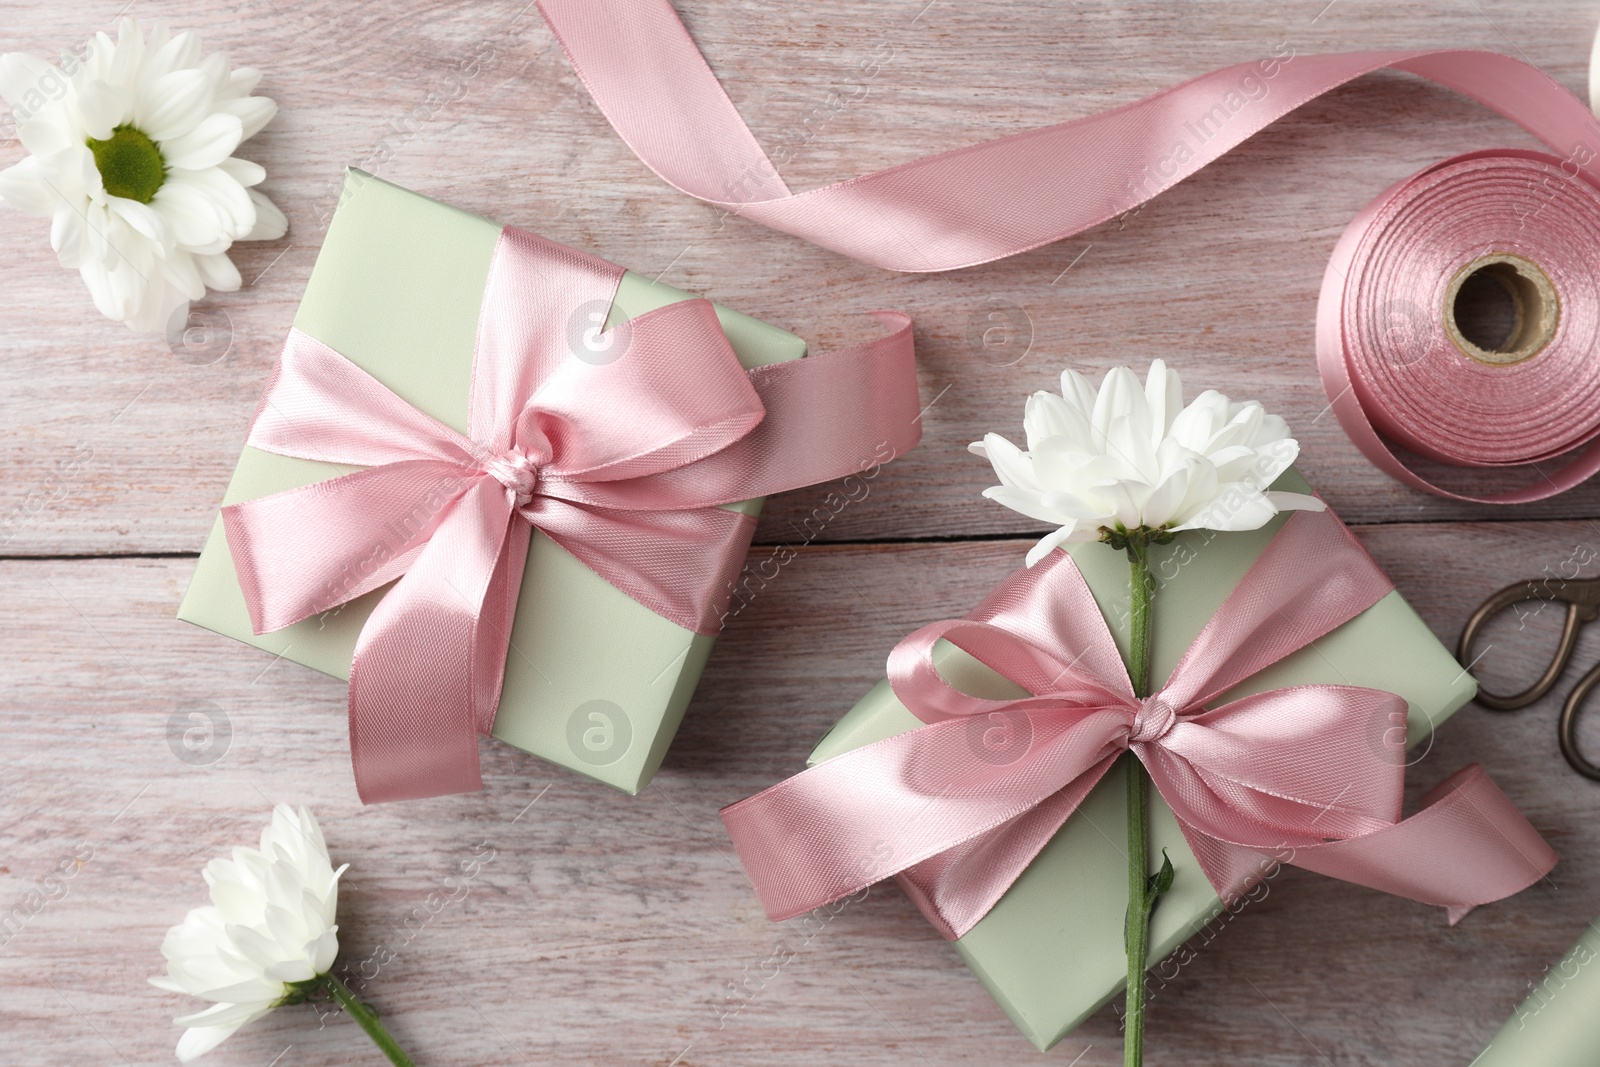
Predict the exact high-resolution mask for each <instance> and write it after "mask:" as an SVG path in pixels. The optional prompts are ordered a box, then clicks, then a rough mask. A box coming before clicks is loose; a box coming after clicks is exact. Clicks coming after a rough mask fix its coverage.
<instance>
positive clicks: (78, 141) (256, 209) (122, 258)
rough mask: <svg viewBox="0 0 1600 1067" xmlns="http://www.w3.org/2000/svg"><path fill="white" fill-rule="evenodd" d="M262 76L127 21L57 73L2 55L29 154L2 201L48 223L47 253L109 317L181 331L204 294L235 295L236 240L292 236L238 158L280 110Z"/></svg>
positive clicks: (4, 187)
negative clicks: (256, 92) (232, 251)
mask: <svg viewBox="0 0 1600 1067" xmlns="http://www.w3.org/2000/svg"><path fill="white" fill-rule="evenodd" d="M260 80H261V72H260V71H258V70H255V69H253V68H250V67H241V68H239V69H238V70H233V69H231V68H230V66H229V64H228V57H227V56H226V55H224V54H223V53H220V52H214V53H212V54H211V55H209V56H204V57H202V56H201V53H200V39H199V38H198V37H196V36H195V35H194V34H192V33H180V34H177V35H176V36H172V35H169V34H168V32H167V29H166V27H165V26H163V25H162V24H160V23H157V24H156V25H155V26H154V27H153V28H152V29H151V32H150V35H149V36H148V37H146V36H145V34H144V33H143V31H142V30H141V29H140V27H139V24H138V23H137V22H136V21H135V20H133V19H132V18H124V19H123V20H122V21H121V22H120V23H119V24H118V27H117V40H116V41H115V42H113V41H112V40H111V38H110V36H108V35H107V34H105V33H99V34H96V35H95V37H94V38H93V39H92V40H91V41H89V42H88V44H87V45H86V46H85V47H84V49H83V52H82V54H81V55H74V54H72V53H64V54H63V55H62V58H61V66H60V67H59V68H58V67H55V66H52V65H50V64H49V63H46V62H45V61H44V60H42V59H39V58H37V57H35V56H31V55H27V54H25V53H21V52H10V53H7V54H5V55H3V56H0V97H3V98H4V99H5V101H6V103H8V104H10V105H11V108H12V112H13V114H14V116H15V118H16V122H17V135H18V137H19V139H20V140H21V141H22V144H23V147H25V148H26V149H27V150H28V152H29V155H28V156H27V157H26V158H25V159H23V160H22V162H20V163H18V164H17V165H16V166H13V167H10V168H9V169H7V170H4V171H0V199H5V200H8V201H10V202H11V203H13V204H15V205H17V206H18V207H20V208H22V209H23V210H24V211H27V212H30V213H31V214H34V215H40V216H44V217H47V218H49V219H50V245H51V247H52V248H54V249H55V251H56V256H57V258H58V259H59V260H60V262H61V265H62V266H64V267H72V268H76V269H77V270H78V272H79V273H80V274H82V275H83V280H84V283H85V284H86V285H88V287H89V292H90V293H91V294H92V295H93V297H94V303H95V307H97V308H99V309H100V312H101V313H102V314H103V315H106V316H107V317H108V318H113V319H117V320H120V321H123V322H126V323H127V324H128V325H129V326H130V327H131V328H133V329H134V330H137V331H139V332H141V333H163V332H167V333H172V332H175V331H177V332H181V330H182V328H183V326H184V325H185V324H186V321H187V317H188V304H189V301H191V300H198V299H200V298H201V297H202V296H204V295H205V291H206V289H207V288H208V287H209V288H211V289H217V290H221V291H223V292H231V291H233V290H235V289H238V288H239V272H238V270H236V269H235V268H234V265H233V262H232V261H231V260H230V259H229V258H228V256H227V251H228V248H229V247H230V246H231V245H232V244H233V242H234V241H236V240H237V241H270V240H272V239H274V238H277V237H281V236H283V234H284V232H285V230H286V229H287V228H288V220H287V219H285V218H284V215H283V212H281V211H279V210H278V208H277V207H276V206H274V205H273V203H272V201H270V200H268V199H267V198H266V197H265V196H263V195H262V194H261V193H260V192H258V191H257V190H256V189H255V188H254V186H256V185H258V184H259V183H260V182H261V180H262V179H263V178H265V177H266V171H265V170H263V169H262V168H261V167H260V166H258V165H257V164H255V163H251V162H249V161H247V160H243V159H239V158H238V157H236V156H234V155H233V153H234V151H235V150H236V149H237V148H238V147H239V144H240V143H241V142H243V141H245V140H248V139H249V138H250V137H251V136H253V135H254V134H255V133H256V131H258V130H260V129H261V127H263V126H265V125H266V124H267V121H268V120H269V119H271V118H272V116H273V115H274V114H275V113H276V112H277V105H276V104H274V103H273V102H272V101H271V100H269V99H267V98H266V97H263V96H251V95H250V91H251V90H252V89H253V88H255V86H256V83H257V82H259V81H260Z"/></svg>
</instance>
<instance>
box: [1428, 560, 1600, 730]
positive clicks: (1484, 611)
mask: <svg viewBox="0 0 1600 1067" xmlns="http://www.w3.org/2000/svg"><path fill="white" fill-rule="evenodd" d="M1546 599H1547V598H1545V597H1541V596H1540V595H1539V594H1538V592H1537V590H1536V589H1535V588H1534V586H1533V584H1532V583H1531V582H1518V583H1517V584H1516V585H1508V586H1506V587H1505V588H1504V589H1502V590H1500V591H1499V592H1498V593H1496V594H1495V595H1494V596H1492V597H1490V598H1489V599H1488V600H1485V601H1484V602H1483V603H1482V604H1481V605H1480V606H1479V607H1478V610H1477V611H1475V612H1473V613H1472V617H1471V618H1470V619H1468V620H1467V625H1466V628H1465V629H1463V630H1462V631H1461V641H1460V642H1459V643H1458V644H1457V645H1456V658H1457V659H1459V660H1460V661H1461V662H1462V663H1464V664H1467V665H1468V669H1470V665H1471V663H1472V662H1473V661H1472V643H1473V640H1474V639H1475V638H1476V637H1477V636H1478V632H1479V631H1480V630H1482V629H1483V627H1484V626H1485V625H1486V624H1487V623H1488V622H1489V620H1490V619H1492V618H1494V617H1495V616H1496V615H1498V614H1500V612H1502V611H1504V610H1505V609H1506V608H1509V607H1511V606H1512V605H1513V604H1520V603H1523V602H1524V601H1528V600H1538V601H1541V602H1544V601H1546ZM1549 599H1560V600H1564V601H1565V602H1566V605H1567V617H1566V621H1565V622H1563V623H1562V626H1561V643H1560V644H1559V645H1558V646H1556V654H1555V658H1554V659H1552V660H1551V661H1550V665H1549V666H1548V667H1546V668H1545V671H1544V674H1543V675H1542V676H1541V677H1540V678H1539V680H1538V681H1537V682H1534V683H1533V685H1532V686H1530V687H1529V688H1527V689H1524V690H1523V691H1522V692H1520V693H1517V694H1514V695H1512V696H1499V695H1498V694H1495V693H1490V692H1488V691H1487V690H1485V689H1482V688H1479V690H1478V696H1477V701H1478V703H1480V704H1482V705H1483V706H1484V707H1486V708H1489V709H1490V710H1492V711H1515V710H1516V709H1517V708H1525V707H1527V706H1528V705H1529V704H1532V703H1533V702H1534V701H1536V700H1538V699H1539V698H1540V697H1542V696H1544V695H1545V694H1546V693H1548V692H1550V690H1551V689H1553V688H1554V687H1555V684H1556V682H1557V681H1558V680H1560V678H1561V672H1562V671H1565V670H1566V669H1567V664H1568V663H1570V662H1571V661H1572V653H1573V650H1574V649H1576V648H1577V647H1578V629H1579V627H1580V626H1581V625H1582V624H1583V623H1586V622H1593V621H1594V619H1595V615H1596V605H1595V604H1594V603H1593V602H1592V600H1591V598H1590V597H1588V596H1563V595H1562V594H1561V592H1560V591H1557V592H1556V594H1555V596H1554V597H1552V598H1549ZM1596 681H1597V682H1600V678H1597V679H1596Z"/></svg>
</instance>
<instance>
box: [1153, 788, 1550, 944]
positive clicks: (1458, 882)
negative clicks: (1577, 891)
mask: <svg viewBox="0 0 1600 1067" xmlns="http://www.w3.org/2000/svg"><path fill="white" fill-rule="evenodd" d="M1422 801H1423V808H1422V810H1421V811H1419V812H1417V814H1415V815H1413V816H1411V817H1410V818H1408V819H1403V820H1401V821H1400V822H1397V823H1395V824H1394V825H1393V826H1389V827H1386V828H1385V829H1382V830H1377V831H1375V832H1373V833H1369V834H1362V835H1360V836H1357V837H1350V838H1346V839H1344V840H1340V841H1329V842H1326V843H1323V844H1312V845H1298V846H1291V847H1288V848H1286V849H1283V850H1281V852H1280V853H1279V854H1278V855H1277V856H1268V862H1270V861H1271V860H1272V859H1277V860H1281V861H1282V862H1287V863H1292V864H1294V865H1295V866H1296V867H1304V868H1305V869H1306V870H1309V871H1316V872H1317V873H1318V874H1325V875H1327V876H1328V877H1330V878H1337V879H1339V880H1340V881H1344V882H1353V883H1355V884H1356V885H1364V886H1367V887H1368V888H1371V889H1377V890H1379V891H1381V892H1384V893H1390V894H1393V895H1395V896H1401V897H1406V898H1407V899H1409V900H1416V901H1420V902H1421V903H1424V904H1434V905H1438V906H1440V907H1443V908H1445V909H1446V914H1447V918H1448V919H1449V922H1450V923H1451V924H1452V925H1454V924H1455V923H1456V922H1458V921H1459V920H1460V919H1461V917H1462V916H1464V915H1465V914H1466V913H1467V912H1469V911H1471V910H1472V909H1473V908H1475V907H1477V906H1478V905H1480V904H1488V903H1491V902H1493V901H1496V900H1502V899H1504V898H1506V897H1509V896H1511V895H1512V894H1514V893H1519V892H1521V891H1522V890H1524V889H1526V888H1528V887H1529V886H1530V885H1532V884H1533V883H1535V882H1537V881H1538V880H1539V879H1541V878H1543V877H1544V876H1545V875H1546V874H1548V873H1550V870H1551V868H1553V867H1554V866H1555V864H1556V859H1557V856H1556V853H1555V851H1554V850H1552V849H1551V848H1550V846H1549V845H1548V844H1547V843H1546V842H1545V840H1544V838H1543V837H1541V836H1540V834H1539V831H1537V830H1535V829H1534V828H1533V825H1532V824H1531V823H1529V822H1528V820H1527V818H1526V817H1525V816H1524V815H1523V814H1522V813H1521V812H1520V811H1518V810H1517V807H1516V805H1515V804H1513V803H1512V801H1511V798H1509V797H1507V796H1506V795H1505V793H1503V792H1501V790H1500V788H1499V787H1498V786H1496V785H1495V784H1494V782H1493V781H1492V780H1491V779H1490V778H1489V775H1488V773H1487V772H1485V771H1484V769H1483V768H1482V767H1481V766H1479V765H1478V764H1471V765H1470V766H1467V767H1464V768H1462V769H1461V770H1459V771H1457V772H1456V773H1455V774H1453V775H1451V776H1450V777H1449V778H1447V779H1445V780H1444V781H1443V782H1441V783H1439V785H1437V786H1435V787H1434V788H1433V789H1432V790H1430V791H1429V792H1428V793H1427V794H1426V795H1425V796H1424V797H1423V798H1422ZM1191 831H1193V833H1191ZM1184 832H1185V834H1187V835H1190V840H1191V842H1192V843H1196V835H1198V836H1199V837H1201V838H1203V837H1204V836H1205V835H1204V834H1201V833H1200V832H1199V831H1194V829H1193V828H1192V827H1189V826H1185V827H1184ZM1198 843H1200V844H1201V848H1197V849H1196V850H1195V851H1196V856H1197V857H1198V856H1200V855H1201V853H1202V851H1203V850H1204V851H1206V852H1207V853H1208V855H1209V854H1211V853H1213V852H1214V853H1215V855H1214V856H1213V857H1212V858H1213V859H1214V860H1223V861H1238V860H1239V854H1238V853H1236V851H1235V850H1238V849H1239V846H1231V845H1227V843H1226V842H1217V844H1219V845H1225V846H1227V847H1226V848H1225V849H1223V850H1220V851H1218V850H1209V849H1206V847H1205V845H1204V842H1198ZM1261 854H1262V855H1264V856H1267V855H1268V854H1267V853H1265V852H1263V853H1261ZM1202 866H1204V867H1205V868H1206V876H1207V878H1209V879H1211V882H1212V885H1214V886H1216V888H1217V890H1218V892H1219V893H1222V894H1223V895H1224V896H1225V897H1226V896H1227V895H1228V893H1229V892H1231V893H1233V895H1237V892H1238V887H1237V885H1233V886H1225V885H1224V884H1219V878H1220V879H1222V880H1224V881H1226V880H1227V879H1228V875H1227V874H1226V873H1225V872H1224V871H1223V870H1221V869H1217V868H1214V867H1213V866H1212V865H1209V864H1207V862H1206V860H1204V859H1202ZM1235 868H1237V863H1235ZM1259 874H1260V871H1259V870H1258V871H1257V875H1258V876H1259ZM1250 880H1254V879H1250ZM1225 889H1226V890H1227V892H1225Z"/></svg>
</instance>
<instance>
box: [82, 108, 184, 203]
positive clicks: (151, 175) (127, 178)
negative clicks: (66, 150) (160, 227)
mask: <svg viewBox="0 0 1600 1067" xmlns="http://www.w3.org/2000/svg"><path fill="white" fill-rule="evenodd" d="M89 151H91V152H93V153H94V165H95V166H96V167H98V168H99V169H100V181H101V182H102V183H103V184H104V185H105V187H106V192H108V193H110V194H111V195H112V196H121V197H126V198H127V199H129V200H137V201H139V203H141V204H148V203H149V202H150V199H151V198H152V197H154V196H155V195H156V190H157V189H159V188H161V183H162V182H164V181H166V180H167V164H166V162H165V161H164V160H163V159H162V158H161V149H159V148H157V147H156V143H155V142H154V141H152V140H151V139H150V138H149V137H147V136H145V134H144V132H143V131H142V130H137V129H134V128H133V127H132V126H118V127H117V128H116V129H114V130H112V131H111V136H110V137H108V138H106V139H105V140H104V141H96V140H95V139H94V138H92V137H91V138H89Z"/></svg>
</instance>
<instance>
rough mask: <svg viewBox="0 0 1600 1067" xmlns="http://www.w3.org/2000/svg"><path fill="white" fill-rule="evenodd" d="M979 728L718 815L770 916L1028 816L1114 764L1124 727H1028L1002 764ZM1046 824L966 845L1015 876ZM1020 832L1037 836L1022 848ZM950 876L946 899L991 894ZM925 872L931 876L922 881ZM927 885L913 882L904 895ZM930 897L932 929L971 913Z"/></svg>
mask: <svg viewBox="0 0 1600 1067" xmlns="http://www.w3.org/2000/svg"><path fill="white" fill-rule="evenodd" d="M985 727H986V723H984V722H983V721H981V720H980V721H977V722H974V723H969V722H966V721H964V720H963V719H961V718H954V719H946V720H943V721H941V722H937V723H932V724H930V725H927V726H922V727H919V728H917V729H915V730H912V731H910V732H908V733H903V734H898V735H896V736H894V737H889V738H885V739H884V740H882V741H878V742H876V743H874V744H871V745H866V746H864V747H862V748H858V749H855V750H854V751H852V752H846V753H845V754H843V755H841V756H836V757H834V758H833V759H831V760H828V761H827V762H826V763H820V764H818V765H817V766H815V767H811V768H809V769H807V770H804V771H802V772H800V773H799V774H797V775H795V776H794V777H792V778H789V779H786V780H785V781H782V782H779V783H778V784H777V785H775V786H772V787H771V788H770V789H766V790H763V791H762V792H760V793H757V794H756V795H755V796H753V797H747V798H746V799H744V800H741V801H739V802H738V803H737V804H733V805H730V806H729V807H726V808H724V809H722V821H723V824H724V825H725V826H727V828H728V834H729V836H730V837H731V838H732V839H733V844H734V848H735V850H737V851H738V853H739V859H740V861H741V862H742V863H743V865H744V869H745V873H746V874H747V875H748V876H749V878H750V881H751V884H752V885H754V886H755V890H756V895H757V896H758V897H759V898H760V900H761V904H762V907H763V908H764V909H765V910H766V913H767V915H768V917H769V918H772V919H774V920H780V919H790V918H793V917H794V916H796V915H801V914H804V913H805V912H807V911H810V910H811V909H812V908H816V907H820V906H821V905H823V904H827V903H829V902H830V901H834V900H838V899H840V898H841V897H846V896H849V895H850V894H852V893H855V892H858V891H859V890H861V889H864V888H866V887H867V886H870V885H872V884H874V883H876V882H879V881H881V880H883V879H884V878H888V877H891V876H893V875H896V874H899V873H901V872H902V871H906V870H908V869H910V868H913V867H916V866H917V865H918V864H920V863H922V862H923V861H925V860H928V859H930V858H932V857H935V856H938V855H940V854H941V853H944V852H946V851H948V850H950V849H953V848H956V847H957V846H960V845H963V844H965V843H966V842H969V841H971V840H973V839H974V838H977V837H979V836H981V835H984V834H986V833H988V832H989V831H992V830H994V829H995V828H997V827H1000V826H1003V825H1005V824H1007V823H1009V822H1011V821H1012V820H1016V819H1018V818H1019V817H1023V816H1026V815H1028V814H1029V813H1031V812H1032V811H1034V809H1035V808H1037V807H1038V806H1039V805H1040V804H1041V803H1043V802H1044V801H1045V800H1047V799H1048V798H1050V797H1051V796H1052V795H1053V794H1055V793H1057V792H1059V791H1060V790H1062V789H1065V788H1068V787H1069V786H1072V785H1073V784H1074V782H1075V781H1076V779H1078V778H1079V777H1080V776H1082V775H1084V774H1086V773H1090V772H1092V771H1094V770H1096V769H1097V768H1098V767H1099V766H1100V765H1101V764H1102V763H1103V762H1104V761H1106V760H1108V759H1109V758H1111V757H1114V756H1115V754H1116V752H1117V751H1118V749H1119V748H1120V746H1119V745H1118V743H1117V738H1118V736H1119V734H1121V735H1125V734H1126V730H1127V719H1126V715H1125V713H1123V712H1122V711H1121V710H1120V709H1090V710H1086V711H1085V712H1084V714H1083V715H1082V717H1081V718H1077V719H1075V720H1073V721H1071V722H1067V723H1063V722H1062V721H1060V718H1059V717H1058V716H1037V717H1030V720H1029V730H1030V731H1031V736H1030V738H1029V742H1028V745H1027V747H1026V749H1024V750H1023V751H1022V752H1021V753H1019V754H1018V755H1017V757H1016V758H1015V759H1011V760H1009V761H1005V762H1002V761H1000V760H997V759H996V758H995V756H996V754H995V753H994V752H993V751H992V750H990V749H988V748H986V747H985V746H984V744H983V741H982V733H983V730H984V729H985ZM1101 773H1103V771H1101ZM1053 815H1054V812H1052V813H1051V814H1050V816H1041V817H1040V819H1039V820H1037V821H1036V822H1028V823H1025V824H1023V826H1022V827H1019V829H1018V830H1017V831H1016V832H1014V833H1011V834H1008V835H1006V836H1004V837H1003V838H1000V839H997V840H996V843H995V847H994V848H993V849H990V850H985V849H984V848H983V847H982V846H974V850H973V855H978V854H982V855H983V856H984V858H985V859H990V860H993V859H997V858H1003V859H1004V861H1005V862H1004V863H1003V865H1002V869H1004V870H1010V871H1014V872H1020V871H1021V870H1022V868H1023V867H1025V866H1026V858H1031V857H1032V856H1033V855H1035V854H1037V852H1038V851H1039V849H1040V848H1042V847H1043V846H1044V844H1045V842H1047V841H1048V840H1049V834H1050V833H1053V832H1054V828H1055V826H1058V825H1059V822H1053V821H1052V819H1053ZM1062 817H1063V818H1065V816H1064V815H1063V816H1062ZM1023 829H1030V830H1032V831H1034V832H1035V834H1037V835H1042V836H1039V837H1038V839H1031V838H1025V837H1024V836H1023V834H1022V830H1023ZM1024 856H1025V857H1026V858H1023V857H1024ZM962 858H963V857H956V858H955V859H956V860H960V859H962ZM956 866H958V864H956V863H954V862H953V863H952V865H951V868H952V870H951V879H950V883H949V884H950V885H951V887H952V888H953V889H955V890H957V891H958V892H960V893H968V892H971V893H973V894H974V895H975V897H981V896H984V895H989V893H990V892H991V889H990V888H987V887H986V888H982V889H979V888H976V887H977V883H978V882H979V881H981V879H982V876H983V872H982V871H981V870H979V868H978V867H977V866H966V865H959V867H960V869H959V871H956V870H954V868H955V867H956ZM935 873H937V872H936V871H935V870H934V869H933V868H930V869H928V870H927V871H925V872H924V875H925V876H931V875H933V874H935ZM1013 877H1014V875H1013ZM926 882H927V877H924V878H922V879H918V878H916V877H915V876H914V878H913V885H917V884H919V883H921V884H926ZM1007 884H1009V883H1007ZM1004 888H1005V887H1004V886H1001V887H999V891H1000V892H1003V891H1004ZM915 891H916V892H922V890H915ZM936 895H939V896H940V900H939V902H938V905H937V906H935V908H934V911H935V914H938V913H940V912H941V911H942V910H944V909H946V908H947V909H948V911H949V913H950V916H951V917H952V918H954V919H955V920H956V921H955V922H953V923H952V922H950V921H948V920H941V919H935V921H936V922H937V923H939V924H940V926H941V928H945V929H953V928H955V927H957V926H960V925H963V924H965V923H966V922H967V920H968V919H969V918H971V917H972V915H973V914H974V912H975V911H976V908H975V899H945V898H944V897H943V895H942V894H936ZM993 895H995V896H998V892H996V893H994V894H993ZM920 903H921V901H919V904H920ZM979 914H981V912H979Z"/></svg>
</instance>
